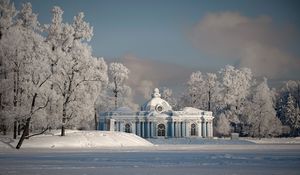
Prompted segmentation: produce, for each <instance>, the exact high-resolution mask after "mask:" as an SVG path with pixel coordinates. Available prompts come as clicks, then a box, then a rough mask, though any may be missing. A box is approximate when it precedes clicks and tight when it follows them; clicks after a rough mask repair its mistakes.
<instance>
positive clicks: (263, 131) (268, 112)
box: [248, 78, 282, 137]
mask: <svg viewBox="0 0 300 175" xmlns="http://www.w3.org/2000/svg"><path fill="white" fill-rule="evenodd" d="M274 99H275V97H274V92H272V91H271V90H270V88H269V87H268V84H267V79H266V78H265V79H264V81H263V82H262V83H260V84H259V85H258V86H257V87H256V89H255V91H254V95H253V100H252V110H253V111H252V113H251V114H249V118H248V122H249V124H250V125H251V127H250V130H251V135H252V136H254V137H269V136H278V135H280V134H281V132H282V124H281V122H280V120H279V119H278V118H277V116H276V111H275V108H274Z"/></svg>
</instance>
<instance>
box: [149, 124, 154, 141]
mask: <svg viewBox="0 0 300 175" xmlns="http://www.w3.org/2000/svg"><path fill="white" fill-rule="evenodd" d="M153 126H154V122H151V125H150V128H151V131H150V133H151V134H150V137H151V138H152V137H154V127H153Z"/></svg>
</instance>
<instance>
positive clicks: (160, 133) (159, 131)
mask: <svg viewBox="0 0 300 175" xmlns="http://www.w3.org/2000/svg"><path fill="white" fill-rule="evenodd" d="M165 135H166V127H165V125H164V124H159V125H158V127H157V136H165Z"/></svg>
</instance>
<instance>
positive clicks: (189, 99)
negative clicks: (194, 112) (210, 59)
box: [181, 71, 219, 112]
mask: <svg viewBox="0 0 300 175" xmlns="http://www.w3.org/2000/svg"><path fill="white" fill-rule="evenodd" d="M218 87H219V84H218V82H217V75H216V74H214V73H207V74H202V73H201V72H200V71H197V72H193V73H192V74H191V76H190V79H189V80H188V82H187V89H186V91H185V93H184V94H183V97H182V99H181V101H182V103H183V104H181V106H182V107H183V106H191V107H195V108H199V109H204V110H210V111H214V112H215V103H216V101H217V91H218Z"/></svg>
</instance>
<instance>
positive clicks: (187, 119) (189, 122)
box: [99, 88, 214, 138]
mask: <svg viewBox="0 0 300 175" xmlns="http://www.w3.org/2000/svg"><path fill="white" fill-rule="evenodd" d="M160 97H161V95H160V94H159V90H158V89H157V88H156V89H155V90H154V92H153V94H152V98H151V99H150V100H149V101H147V102H146V103H145V104H144V105H143V106H142V107H141V111H136V112H134V111H132V110H131V109H130V108H128V107H120V108H118V109H116V110H114V111H109V112H103V113H101V114H100V115H99V117H100V120H99V129H100V130H103V131H121V132H128V133H134V134H136V135H138V136H140V137H143V138H159V137H162V138H181V137H203V138H210V137H213V119H214V117H213V116H212V112H211V111H203V110H200V109H196V108H192V107H185V108H183V109H182V110H180V111H173V110H172V107H171V106H170V105H169V103H168V102H167V101H165V100H163V99H161V98H160Z"/></svg>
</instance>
